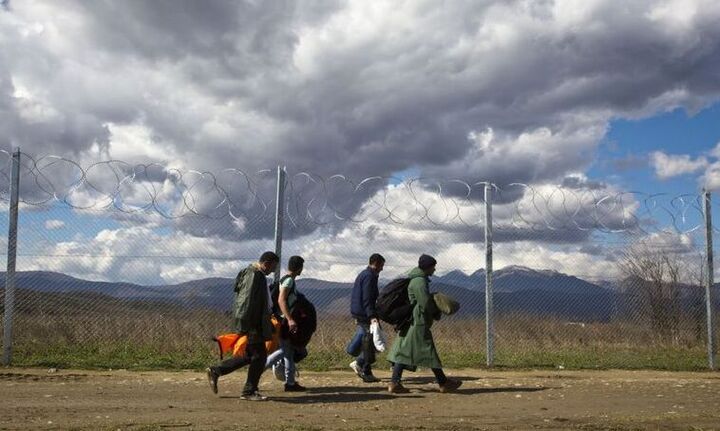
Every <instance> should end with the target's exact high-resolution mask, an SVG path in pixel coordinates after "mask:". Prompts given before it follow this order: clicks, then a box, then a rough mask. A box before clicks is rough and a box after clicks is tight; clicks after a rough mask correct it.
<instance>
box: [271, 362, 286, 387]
mask: <svg viewBox="0 0 720 431" xmlns="http://www.w3.org/2000/svg"><path fill="white" fill-rule="evenodd" d="M272 372H273V376H275V379H277V380H280V381H281V382H284V381H285V363H284V362H282V360H281V361H279V362H276V363H274V364H273V366H272Z"/></svg>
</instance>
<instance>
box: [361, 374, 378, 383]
mask: <svg viewBox="0 0 720 431" xmlns="http://www.w3.org/2000/svg"><path fill="white" fill-rule="evenodd" d="M360 378H361V379H362V381H363V382H365V383H377V382H379V381H380V379H378V378H377V377H375V376H374V375H373V374H372V373H369V374H360Z"/></svg>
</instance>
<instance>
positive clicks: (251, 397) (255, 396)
mask: <svg viewBox="0 0 720 431" xmlns="http://www.w3.org/2000/svg"><path fill="white" fill-rule="evenodd" d="M240 399H241V400H246V401H267V399H268V397H266V396H265V395H261V394H260V392H258V391H254V392H250V393H249V394H242V395H241V396H240Z"/></svg>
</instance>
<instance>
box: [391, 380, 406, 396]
mask: <svg viewBox="0 0 720 431" xmlns="http://www.w3.org/2000/svg"><path fill="white" fill-rule="evenodd" d="M388 392H390V393H391V394H407V393H409V392H410V390H409V389H408V388H406V387H405V386H403V385H402V383H395V382H390V385H388Z"/></svg>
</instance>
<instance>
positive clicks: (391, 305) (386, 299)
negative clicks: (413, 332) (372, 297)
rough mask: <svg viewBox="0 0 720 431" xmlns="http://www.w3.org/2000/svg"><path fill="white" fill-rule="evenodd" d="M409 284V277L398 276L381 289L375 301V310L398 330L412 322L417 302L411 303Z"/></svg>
mask: <svg viewBox="0 0 720 431" xmlns="http://www.w3.org/2000/svg"><path fill="white" fill-rule="evenodd" d="M409 285H410V279H409V278H396V279H395V280H393V281H391V282H390V283H388V284H386V285H385V286H384V287H383V288H382V290H380V295H379V296H378V299H377V302H376V303H375V311H376V312H377V314H378V317H379V318H380V320H382V321H384V322H387V323H389V324H391V325H394V326H395V329H397V330H402V329H403V328H405V327H407V326H409V325H410V323H412V311H413V308H414V307H415V304H413V303H411V302H410V297H408V286H409Z"/></svg>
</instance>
